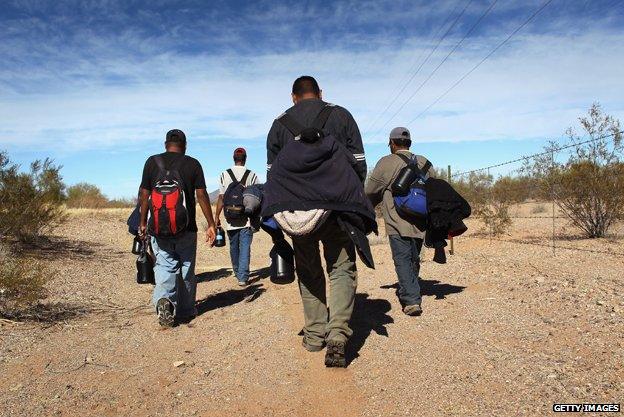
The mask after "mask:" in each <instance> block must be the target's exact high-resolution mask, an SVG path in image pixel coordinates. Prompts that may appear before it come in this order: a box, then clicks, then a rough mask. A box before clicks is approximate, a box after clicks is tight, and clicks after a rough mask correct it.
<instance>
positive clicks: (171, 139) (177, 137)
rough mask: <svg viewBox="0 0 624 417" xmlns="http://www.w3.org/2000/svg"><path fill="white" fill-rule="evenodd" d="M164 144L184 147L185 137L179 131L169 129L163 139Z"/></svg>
mask: <svg viewBox="0 0 624 417" xmlns="http://www.w3.org/2000/svg"><path fill="white" fill-rule="evenodd" d="M165 143H167V144H169V143H171V144H173V143H175V144H177V145H186V135H185V134H184V132H183V131H181V130H180V129H171V130H170V131H168V132H167V136H166V137H165Z"/></svg>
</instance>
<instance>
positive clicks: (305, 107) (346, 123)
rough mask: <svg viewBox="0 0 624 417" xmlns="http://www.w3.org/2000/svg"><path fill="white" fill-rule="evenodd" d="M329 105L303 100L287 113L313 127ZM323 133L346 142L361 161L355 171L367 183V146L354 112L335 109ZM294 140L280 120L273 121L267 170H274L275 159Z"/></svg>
mask: <svg viewBox="0 0 624 417" xmlns="http://www.w3.org/2000/svg"><path fill="white" fill-rule="evenodd" d="M326 104H327V103H326V102H324V101H323V100H320V99H306V100H301V101H300V102H298V103H297V104H295V105H294V106H292V107H291V108H289V109H288V110H286V113H288V114H289V115H291V116H292V117H293V118H294V119H295V120H296V121H297V122H299V123H300V124H301V125H302V126H310V125H312V122H313V121H314V119H315V118H316V116H317V115H318V114H319V112H320V111H321V109H322V108H323V107H324V106H325V105H326ZM323 130H324V131H325V132H326V133H328V134H331V135H333V136H334V138H336V140H337V141H338V142H340V143H342V144H343V145H344V146H345V147H346V148H347V150H348V151H349V152H350V153H352V154H353V156H354V157H355V159H356V161H357V165H356V166H355V170H356V172H357V174H358V176H359V177H360V179H361V180H362V182H363V181H364V180H365V179H366V174H367V169H366V158H365V156H364V145H363V144H362V136H361V135H360V129H359V128H358V125H357V123H356V122H355V120H354V119H353V116H352V115H351V113H349V111H347V109H345V108H343V107H340V106H335V107H334V110H333V111H332V113H331V115H330V116H329V119H327V123H325V127H324V129H323ZM293 139H294V137H293V135H292V133H290V131H289V130H288V129H287V128H286V127H284V125H282V124H281V123H280V122H278V121H277V120H275V121H273V125H272V126H271V130H269V134H268V136H267V171H270V170H271V165H272V164H273V160H274V159H275V157H276V156H277V154H278V153H279V152H280V151H281V150H282V148H283V147H284V144H285V143H287V141H289V140H293Z"/></svg>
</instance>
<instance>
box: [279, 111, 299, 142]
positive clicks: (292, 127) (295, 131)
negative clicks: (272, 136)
mask: <svg viewBox="0 0 624 417" xmlns="http://www.w3.org/2000/svg"><path fill="white" fill-rule="evenodd" d="M277 121H278V122H280V123H281V124H282V126H284V127H285V128H286V129H288V131H289V132H290V133H292V135H293V136H294V137H297V136H299V135H300V134H301V132H302V131H303V129H305V128H304V127H303V126H302V125H301V124H300V123H299V122H298V121H296V120H295V118H294V117H292V116H291V115H290V114H288V113H283V114H282V115H281V116H280V117H278V118H277Z"/></svg>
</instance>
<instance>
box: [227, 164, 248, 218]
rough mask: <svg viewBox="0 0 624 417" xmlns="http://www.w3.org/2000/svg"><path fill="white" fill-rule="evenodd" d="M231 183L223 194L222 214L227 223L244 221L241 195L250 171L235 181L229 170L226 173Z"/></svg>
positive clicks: (243, 206) (244, 215) (232, 173)
mask: <svg viewBox="0 0 624 417" xmlns="http://www.w3.org/2000/svg"><path fill="white" fill-rule="evenodd" d="M226 172H227V173H228V174H229V175H230V178H231V179H232V183H231V184H230V185H228V188H227V189H226V190H225V194H223V214H224V215H225V219H226V220H227V221H228V222H232V221H236V220H241V219H245V218H246V217H247V215H246V214H245V205H244V204H243V193H244V192H245V184H246V183H247V177H249V174H250V173H251V171H249V170H246V171H245V173H244V174H243V177H242V178H241V179H240V181H239V180H237V179H236V176H235V175H234V172H233V171H232V170H231V169H228V170H227V171H226Z"/></svg>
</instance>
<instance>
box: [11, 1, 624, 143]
mask: <svg viewBox="0 0 624 417" xmlns="http://www.w3.org/2000/svg"><path fill="white" fill-rule="evenodd" d="M308 3H309V4H308V5H305V4H302V3H299V2H297V3H293V4H282V5H277V6H275V5H274V4H273V2H256V3H253V2H252V3H249V4H247V3H245V4H242V3H240V4H239V3H237V2H222V3H220V4H219V5H217V6H213V7H206V6H204V3H203V2H188V4H186V5H185V4H182V5H179V4H178V3H177V2H176V4H178V6H174V5H173V4H174V3H171V2H150V3H149V8H148V7H145V5H143V4H140V3H138V2H116V1H108V2H58V3H56V2H55V3H50V2H37V1H28V2H17V3H15V4H14V7H12V8H11V10H10V11H9V13H7V15H6V16H5V17H3V18H2V29H0V39H1V40H2V42H0V54H2V55H3V56H4V57H6V59H5V60H4V62H3V63H0V114H2V115H3V122H4V123H3V125H2V127H0V146H2V147H9V148H16V149H17V148H21V149H23V148H28V147H38V148H50V149H52V148H55V147H58V146H59V145H62V146H64V147H69V148H73V149H76V150H84V149H107V148H112V147H119V146H122V147H128V148H131V147H138V146H141V144H142V143H145V142H146V141H150V140H155V139H160V138H162V136H163V134H164V132H165V131H166V130H168V129H169V128H171V127H174V126H175V127H179V128H181V129H184V130H185V131H187V132H188V134H189V137H191V138H195V139H197V140H201V141H206V142H210V141H228V140H231V139H243V140H249V141H262V140H263V138H264V136H265V135H266V131H267V130H268V127H269V126H270V123H271V121H272V120H273V118H274V117H275V116H276V115H277V114H279V113H280V112H281V111H282V110H283V109H284V108H286V107H287V106H289V104H290V103H289V99H290V98H289V89H290V85H291V83H292V81H293V79H294V78H295V77H296V76H298V75H301V74H304V73H305V74H312V75H315V76H316V77H317V78H318V80H319V82H320V83H321V84H322V87H323V89H324V93H325V98H326V99H328V100H330V101H333V102H336V103H338V104H341V105H344V106H345V107H347V108H349V109H350V110H351V111H352V112H353V114H354V116H355V117H356V120H358V121H359V122H360V125H361V128H364V127H366V126H368V125H369V123H370V121H371V120H373V119H374V118H375V117H376V116H377V115H378V113H379V112H380V111H381V109H382V108H383V107H384V106H385V105H386V103H387V100H388V99H389V98H390V95H391V93H392V92H393V91H396V86H397V83H399V81H400V80H402V79H404V77H405V74H406V72H407V70H408V69H409V67H410V65H411V64H412V63H413V62H414V60H415V57H418V56H421V55H422V54H423V53H426V52H427V51H429V49H430V48H431V47H432V40H431V35H432V33H434V31H435V30H436V29H437V26H438V25H439V24H441V22H442V21H443V20H444V19H445V18H446V17H447V16H448V15H449V13H451V12H452V11H453V10H457V6H458V5H460V6H461V5H463V4H464V2H458V1H452V0H448V1H441V2H433V3H428V2H409V1H392V2H390V1H383V2H379V1H370V2H356V1H348V2H339V3H337V4H334V3H313V2H308ZM499 3H500V4H498V5H497V6H496V8H495V9H494V11H493V13H492V15H491V16H489V17H488V19H487V20H486V21H484V24H483V27H482V28H481V30H479V31H477V32H476V34H475V36H473V37H471V38H470V39H468V40H467V41H466V42H465V44H464V45H463V46H462V48H460V49H459V50H458V51H457V53H455V54H454V55H453V56H452V57H451V59H450V60H449V61H448V62H447V63H446V64H445V65H444V66H443V67H442V68H441V70H440V71H439V73H437V74H436V75H435V77H433V78H432V79H431V81H430V82H429V83H427V85H426V86H425V87H424V88H423V89H422V91H420V92H419V94H418V95H417V96H415V97H414V100H413V101H411V102H410V103H409V104H407V105H406V106H405V109H404V110H403V111H402V112H400V113H399V114H398V115H397V117H396V118H395V119H394V120H392V121H391V122H390V123H388V127H391V126H393V125H401V124H404V123H406V121H408V120H411V119H412V118H413V117H414V115H416V114H418V113H419V112H420V111H422V110H423V109H424V108H425V107H426V106H427V105H428V104H429V103H431V102H432V101H433V100H434V99H435V98H436V97H437V96H438V95H439V94H440V93H441V92H443V91H444V90H445V89H446V88H447V87H448V86H449V85H451V84H452V83H453V82H454V81H455V80H456V79H457V78H459V77H460V76H461V75H462V74H463V73H464V72H465V71H467V70H468V69H469V68H470V67H471V66H472V65H474V63H476V62H477V61H478V60H479V59H481V58H482V57H483V56H484V55H485V54H487V53H488V52H489V50H490V49H491V48H492V47H493V46H494V45H495V44H496V43H498V42H499V41H500V40H501V39H503V38H504V37H505V36H506V35H507V34H508V33H509V32H510V31H511V30H512V29H513V28H514V27H515V26H516V25H517V24H518V22H519V21H520V20H521V19H523V18H525V17H526V16H527V15H528V14H529V13H530V12H531V11H532V10H533V9H534V8H535V7H537V5H538V4H541V2H539V1H531V2H521V4H520V3H519V2H503V1H501V2H499ZM590 3H594V2H590ZM487 4H488V2H485V1H475V2H474V4H473V5H472V6H471V7H470V9H469V13H468V14H467V15H466V17H465V19H462V21H461V24H460V25H459V26H458V27H457V28H456V31H454V32H453V33H452V35H451V36H450V37H449V38H448V39H447V40H445V42H444V43H443V45H442V46H441V48H440V49H439V50H438V51H437V53H436V54H434V55H433V56H432V57H431V60H430V63H429V64H428V65H427V66H425V67H424V68H423V69H422V72H421V74H419V77H417V78H416V79H415V80H414V83H413V85H411V86H410V87H408V88H407V89H406V93H407V94H409V93H410V92H411V91H412V90H413V89H414V88H415V87H416V86H417V85H418V84H419V83H420V81H421V80H422V79H423V78H424V77H425V76H426V75H427V74H428V73H429V72H430V71H431V70H432V68H433V67H434V66H435V65H436V64H437V63H438V62H439V61H440V60H441V59H442V58H443V56H444V55H445V54H446V53H447V51H448V50H449V49H450V48H452V46H453V45H454V43H455V42H457V41H458V39H459V38H460V37H461V36H462V35H463V33H465V31H466V30H467V27H468V26H469V25H470V24H471V23H472V22H474V20H475V19H476V17H477V16H478V15H479V14H480V13H481V12H482V11H483V9H484V8H485V7H486V6H487ZM618 13H620V12H617V11H611V12H609V13H606V14H604V13H603V15H602V16H603V17H600V18H599V17H598V15H597V14H596V13H594V11H593V9H591V10H589V11H585V14H582V13H581V10H580V9H578V8H576V9H570V6H569V5H568V2H557V1H555V2H553V4H552V7H551V8H550V9H547V12H545V14H544V15H543V16H540V18H539V19H536V21H535V22H534V24H532V25H530V26H528V27H527V30H526V31H523V32H522V33H521V34H520V35H519V36H518V37H517V38H515V39H514V41H513V42H511V43H510V44H509V45H507V46H506V47H505V48H504V49H503V50H501V51H500V52H499V53H497V54H496V55H494V56H493V57H492V59H490V60H489V61H488V62H487V63H486V64H484V65H483V66H482V67H480V68H479V70H478V71H477V72H475V73H474V74H473V75H471V76H470V77H469V78H468V79H467V80H466V81H465V82H464V83H462V84H461V85H460V86H459V87H458V88H457V89H455V90H453V92H452V93H450V94H449V95H448V96H447V97H446V98H445V99H444V100H443V101H442V102H440V103H439V104H438V105H437V106H435V107H434V108H433V109H432V110H431V111H430V112H429V113H427V114H425V115H424V116H423V117H422V118H420V119H418V120H417V121H415V122H414V123H413V125H412V126H409V127H410V128H412V130H413V132H414V135H415V136H416V137H417V138H418V139H420V140H429V141H445V140H483V139H501V138H510V139H512V138H513V139H518V138H534V137H544V136H548V135H559V134H560V133H561V132H562V130H563V129H564V127H565V126H567V125H569V124H570V123H571V122H573V120H574V118H575V117H576V116H577V115H578V114H579V113H581V112H583V111H584V109H586V108H587V107H588V106H589V104H590V103H591V102H592V101H594V100H600V101H601V102H603V104H604V107H605V109H606V110H607V111H609V112H611V113H614V114H616V115H618V116H620V117H622V116H624V100H622V98H621V94H619V91H621V90H622V88H621V87H622V81H621V75H620V72H621V70H620V69H621V68H622V65H623V64H624V31H622V30H621V27H618V26H617V23H616V21H615V19H614V18H613V16H620V14H618ZM406 96H407V95H406ZM403 100H404V97H401V98H399V100H397V105H398V104H400V103H402V102H403ZM391 114H392V111H390V112H389V113H388V115H387V117H384V118H380V119H379V122H378V123H377V125H376V126H373V128H372V129H371V132H368V135H367V136H366V138H365V139H366V141H367V142H369V143H372V142H378V141H382V140H384V139H383V138H384V137H385V135H386V132H385V131H380V132H378V133H377V134H373V133H376V131H377V130H378V129H379V127H381V125H383V123H384V122H385V121H386V120H387V118H389V116H390V115H391ZM385 130H388V129H385Z"/></svg>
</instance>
